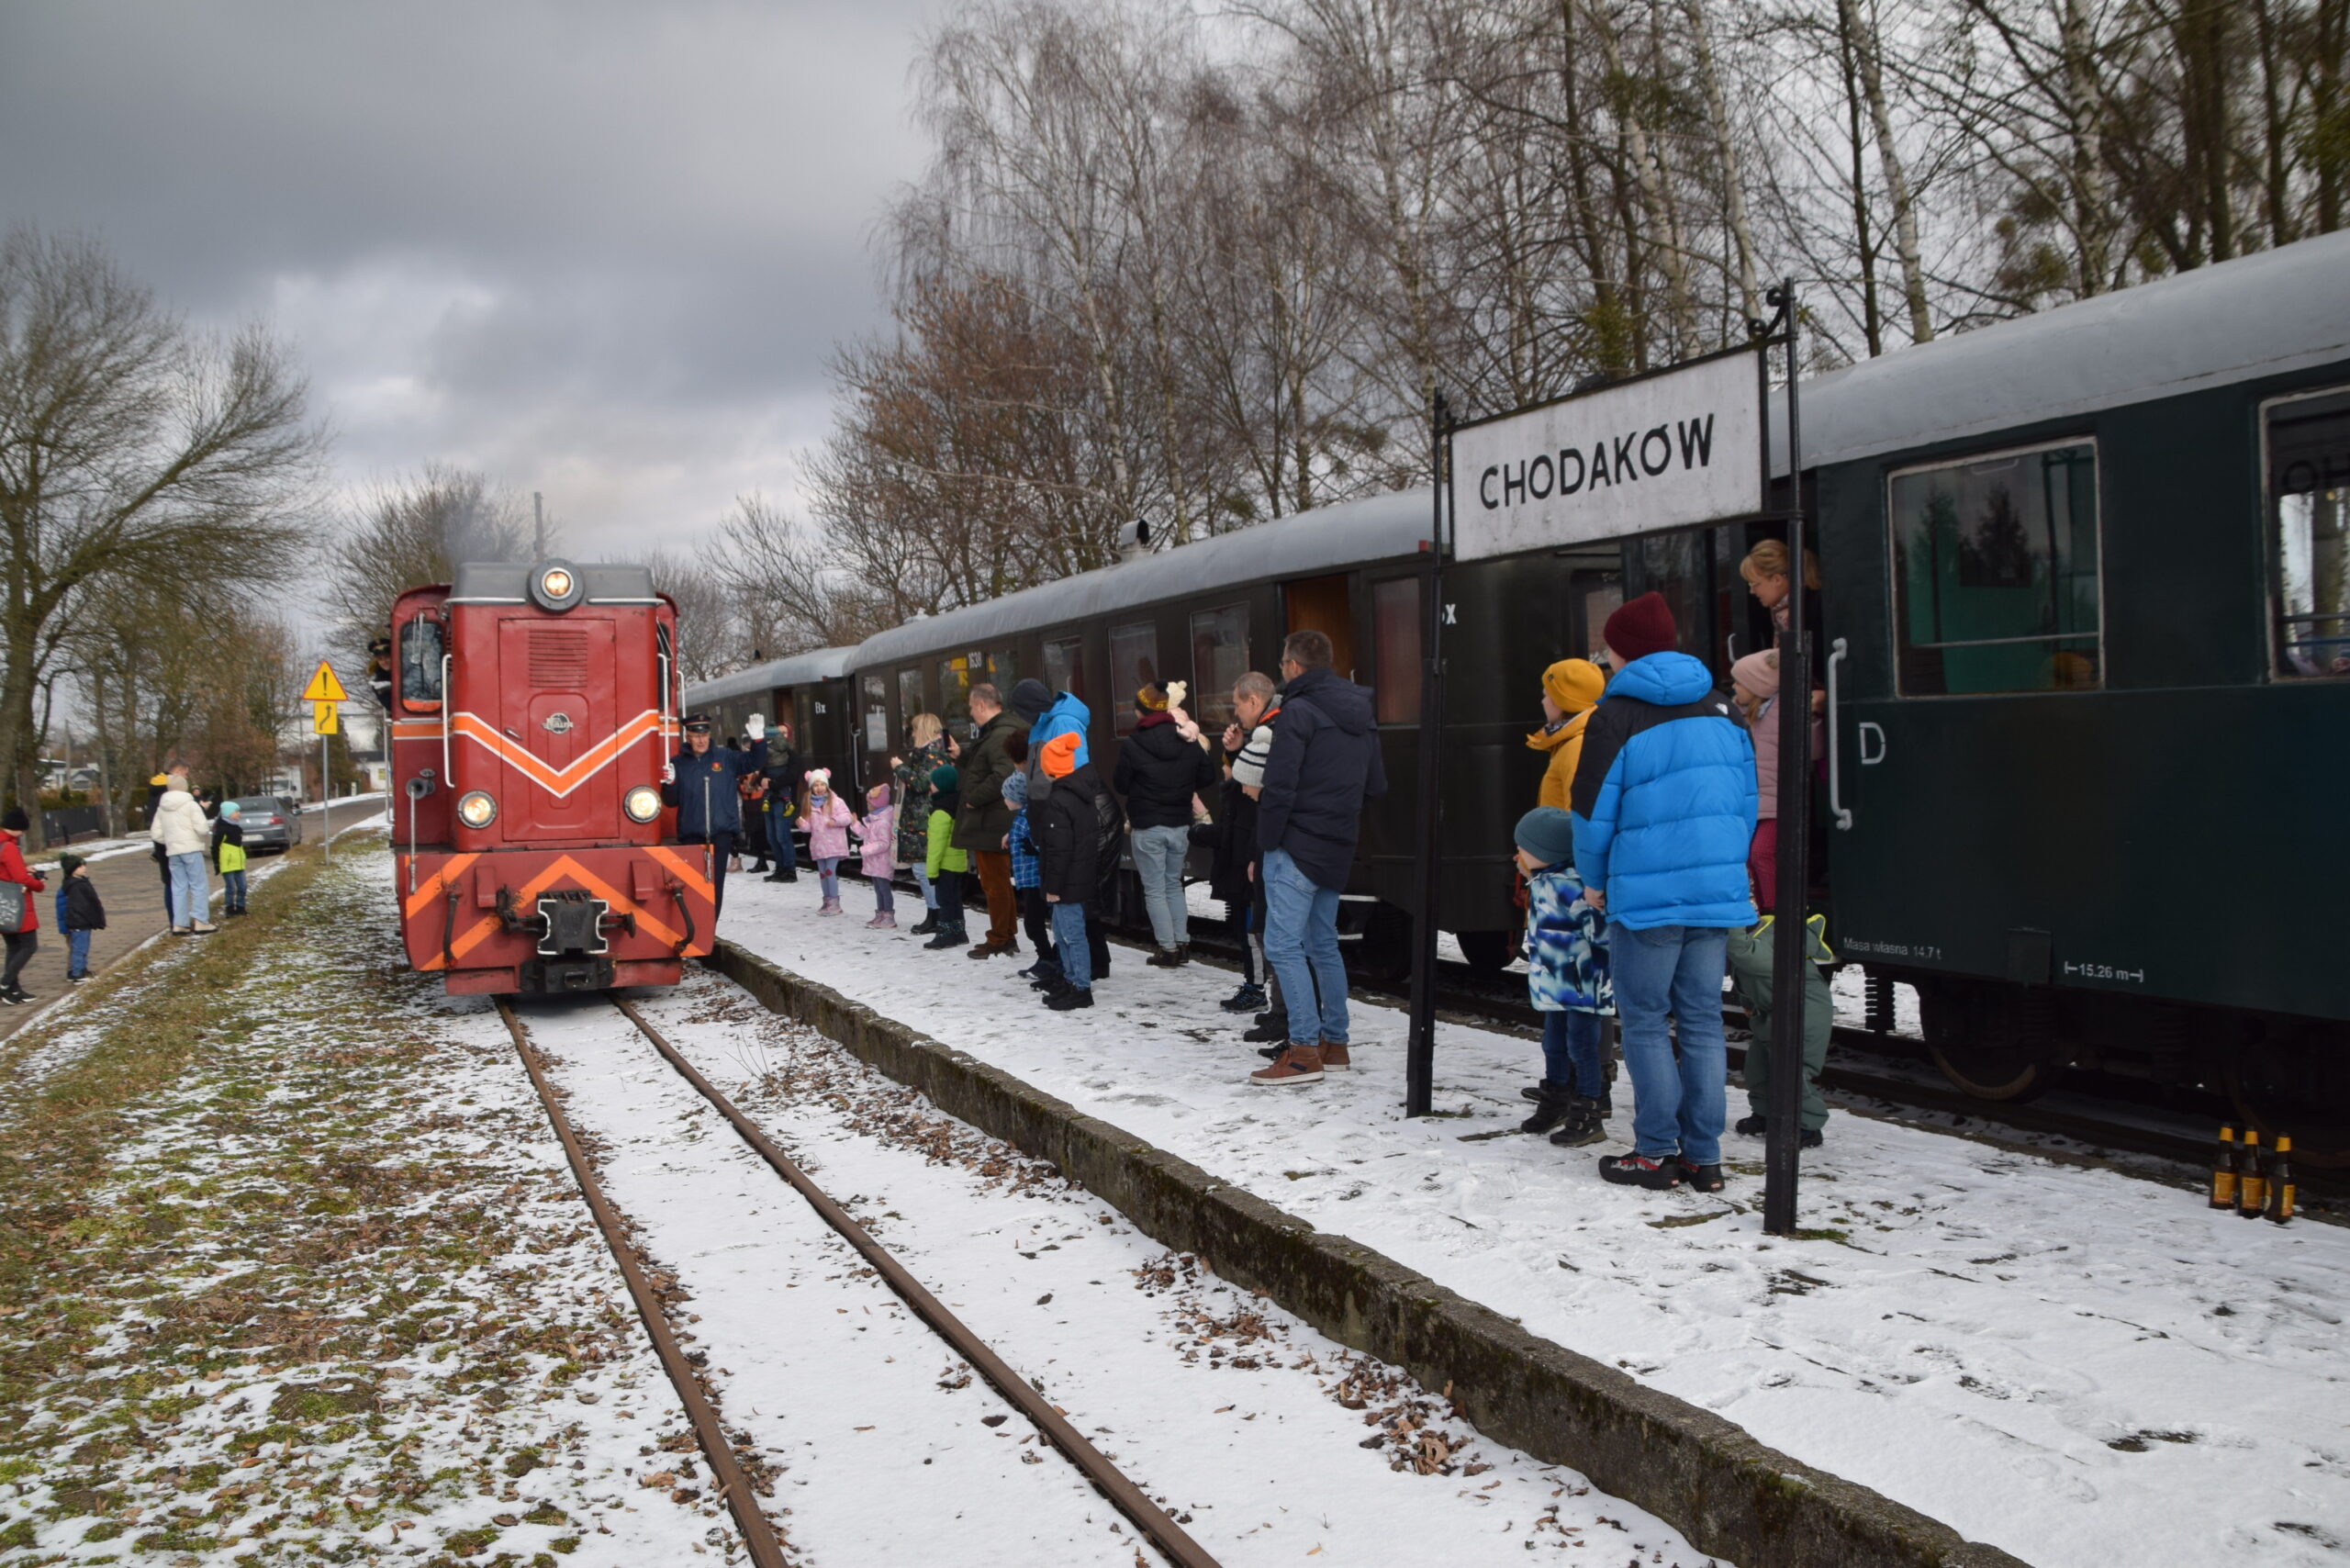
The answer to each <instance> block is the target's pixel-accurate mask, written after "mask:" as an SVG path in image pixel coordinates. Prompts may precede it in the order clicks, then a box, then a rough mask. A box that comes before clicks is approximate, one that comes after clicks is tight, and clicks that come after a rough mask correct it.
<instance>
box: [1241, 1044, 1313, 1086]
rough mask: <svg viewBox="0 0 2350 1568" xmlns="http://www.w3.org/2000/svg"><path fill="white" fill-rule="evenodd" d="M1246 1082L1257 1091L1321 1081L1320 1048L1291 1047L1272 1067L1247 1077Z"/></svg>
mask: <svg viewBox="0 0 2350 1568" xmlns="http://www.w3.org/2000/svg"><path fill="white" fill-rule="evenodd" d="M1248 1081H1249V1082H1250V1083H1252V1084H1255V1085H1256V1086H1257V1087H1258V1088H1259V1089H1278V1088H1281V1087H1283V1086H1285V1085H1288V1084H1292V1083H1319V1082H1321V1081H1322V1048H1321V1047H1319V1046H1295V1045H1293V1046H1292V1047H1290V1048H1289V1049H1288V1050H1287V1051H1285V1052H1283V1053H1282V1055H1281V1059H1280V1060H1278V1061H1276V1062H1274V1063H1273V1065H1272V1066H1270V1067H1268V1068H1262V1069H1259V1070H1257V1071H1255V1072H1252V1073H1250V1074H1249V1075H1248Z"/></svg>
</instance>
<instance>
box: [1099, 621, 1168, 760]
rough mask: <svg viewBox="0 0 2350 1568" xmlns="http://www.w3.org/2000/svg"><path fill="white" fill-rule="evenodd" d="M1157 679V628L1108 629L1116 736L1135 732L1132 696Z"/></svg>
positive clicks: (1111, 691) (1141, 623)
mask: <svg viewBox="0 0 2350 1568" xmlns="http://www.w3.org/2000/svg"><path fill="white" fill-rule="evenodd" d="M1157 679H1158V627H1157V626H1154V625H1153V624H1151V623H1150V622H1147V621H1145V622H1140V623H1138V624H1136V625H1133V626H1113V627H1111V628H1110V698H1111V700H1112V701H1113V702H1114V703H1116V704H1117V710H1118V734H1122V735H1130V734H1134V731H1135V693H1136V691H1137V690H1138V689H1141V688H1143V687H1145V686H1147V685H1149V684H1150V683H1151V682H1152V681H1155V680H1157Z"/></svg>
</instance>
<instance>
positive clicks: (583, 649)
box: [531, 627, 588, 690]
mask: <svg viewBox="0 0 2350 1568" xmlns="http://www.w3.org/2000/svg"><path fill="white" fill-rule="evenodd" d="M587 684H588V633H585V632H558V631H554V630H551V629H547V628H542V627H532V630H531V685H532V687H534V688H536V689H540V690H545V689H548V688H550V687H554V688H559V689H577V688H579V687H583V686H586V685H587Z"/></svg>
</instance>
